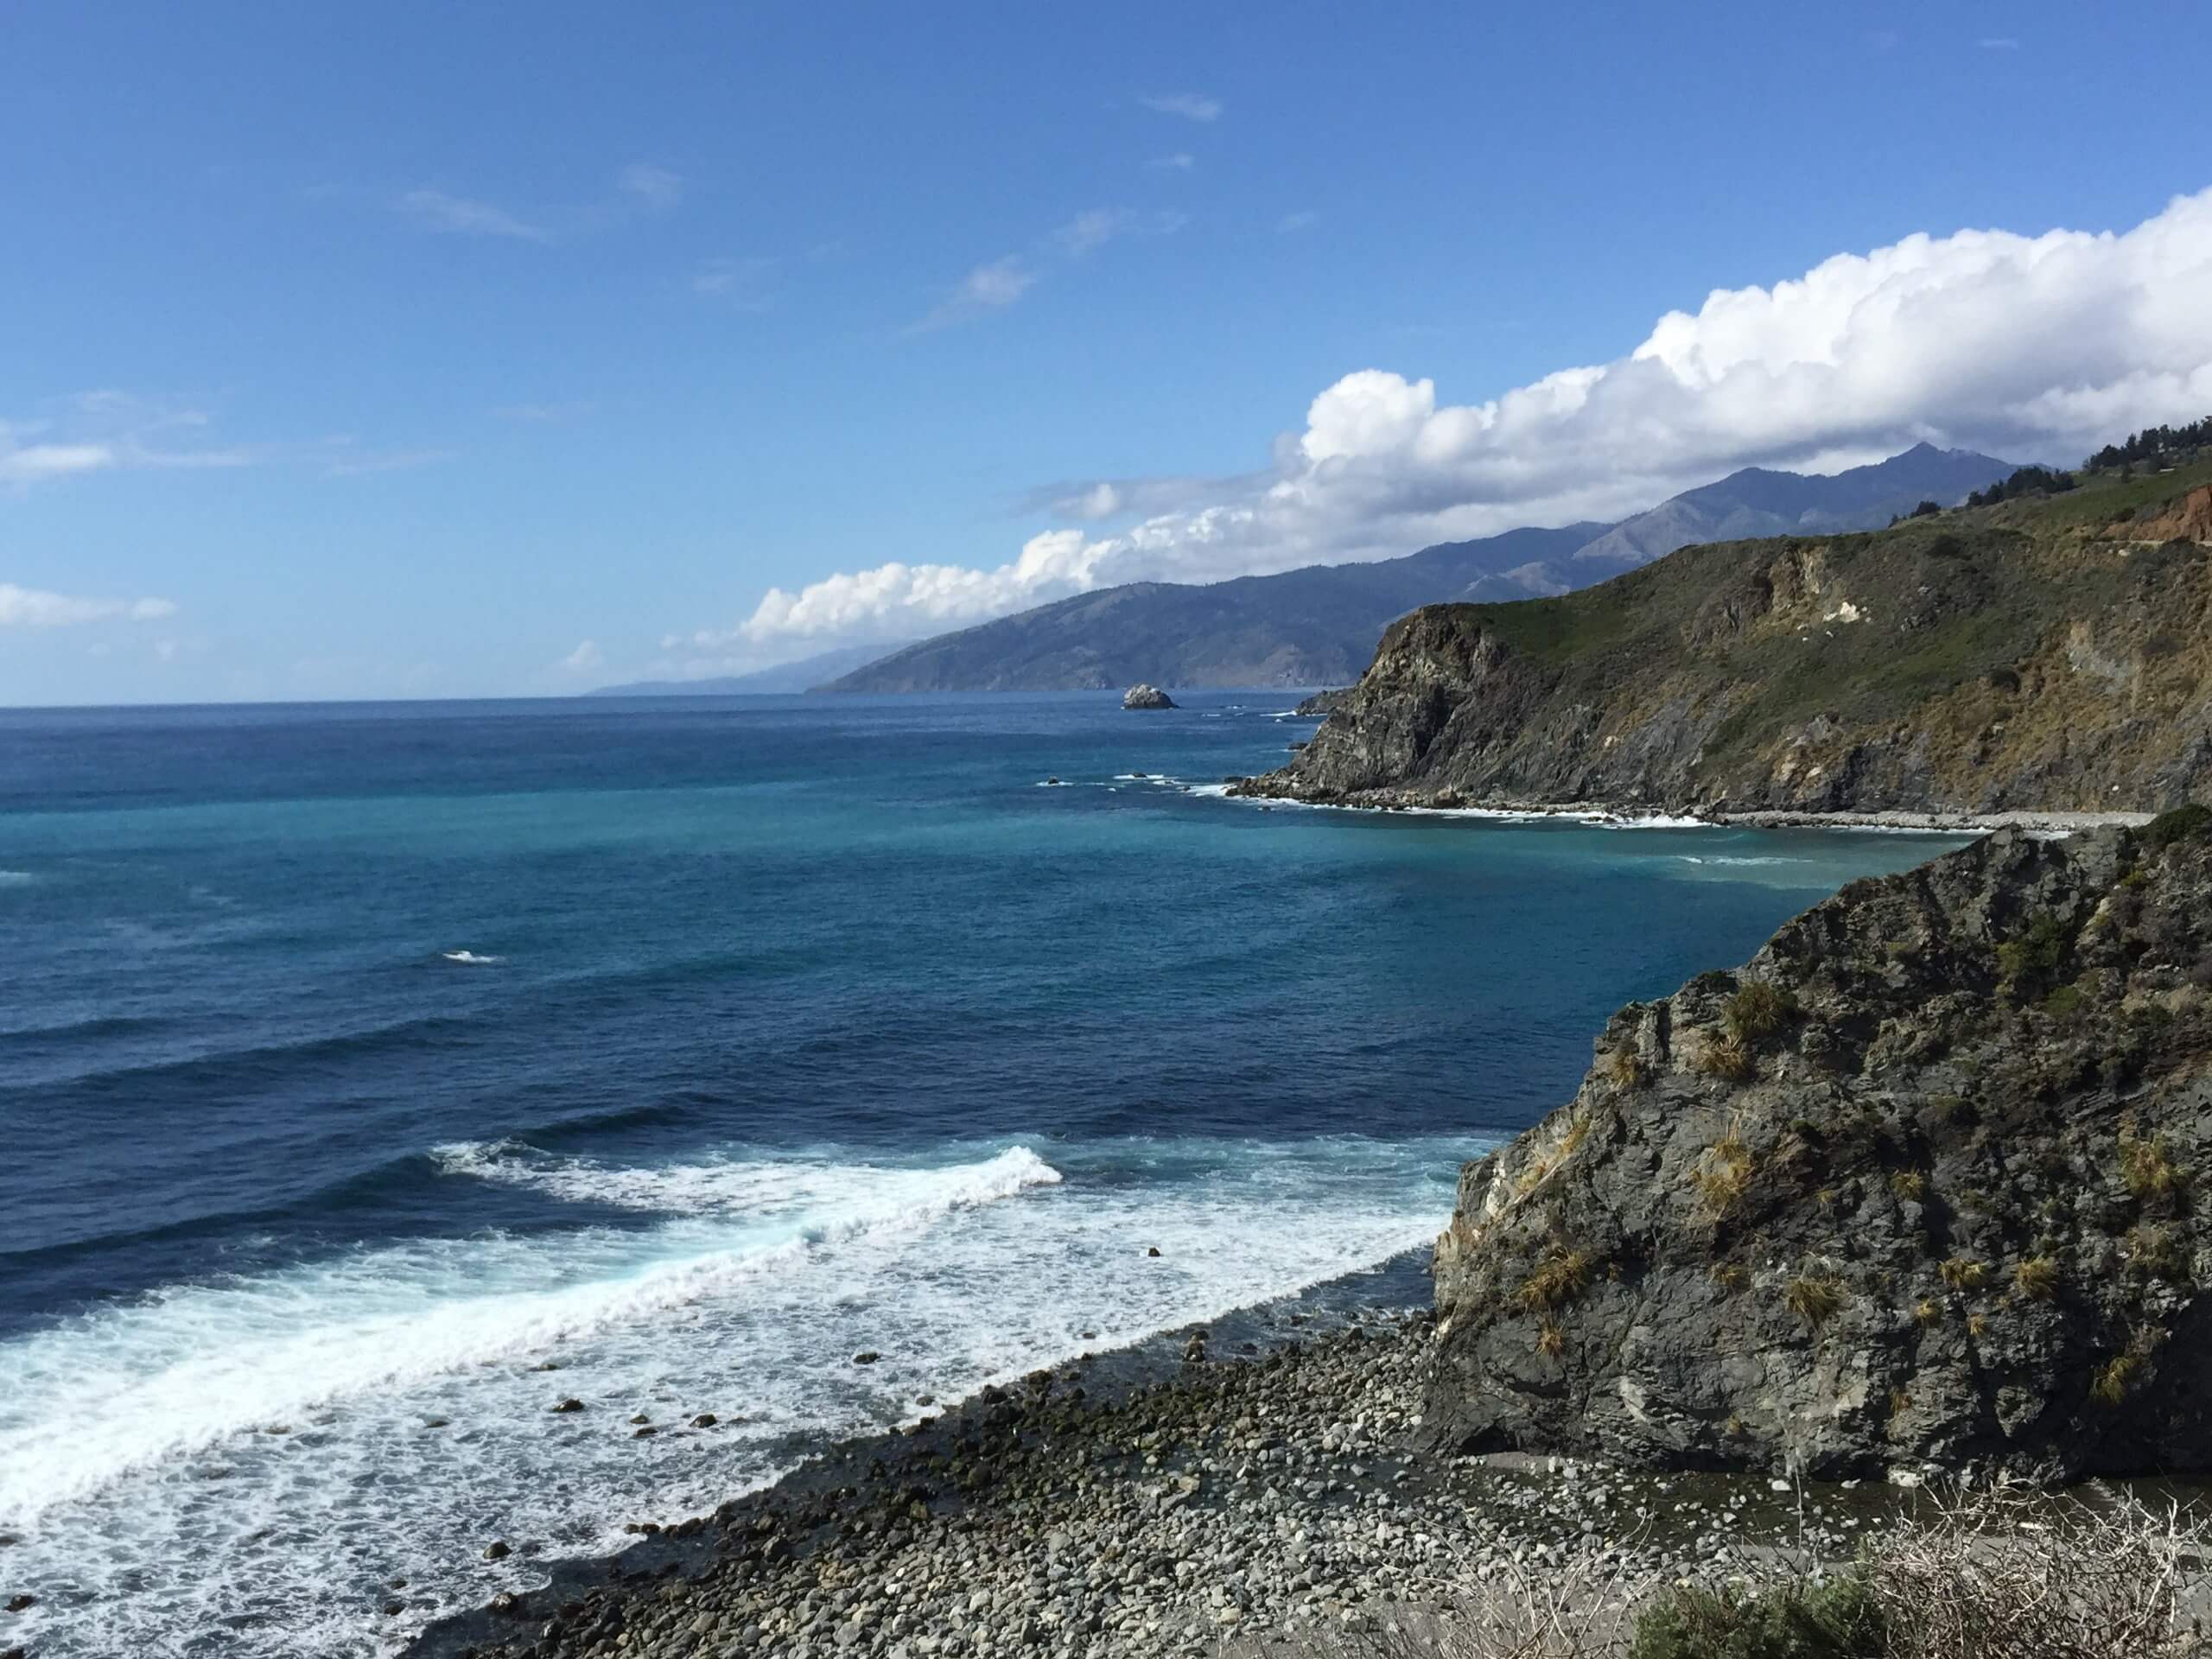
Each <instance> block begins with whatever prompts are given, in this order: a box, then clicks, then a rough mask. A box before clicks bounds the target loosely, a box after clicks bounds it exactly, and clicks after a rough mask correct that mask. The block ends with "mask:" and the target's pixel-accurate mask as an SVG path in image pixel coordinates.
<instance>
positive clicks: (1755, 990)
mask: <svg viewBox="0 0 2212 1659" xmlns="http://www.w3.org/2000/svg"><path fill="white" fill-rule="evenodd" d="M1796 1015H1797V998H1796V995H1794V994H1792V993H1791V992H1789V991H1786V990H1783V988H1781V987H1780V986H1778V985H1770V984H1768V983H1767V982H1765V981H1764V980H1758V979H1752V980H1746V981H1745V982H1744V983H1743V984H1741V985H1740V986H1738V987H1737V988H1736V993H1735V995H1732V996H1731V997H1730V998H1729V999H1728V1001H1726V1003H1724V1004H1723V1005H1722V1006H1721V1010H1720V1020H1721V1023H1722V1024H1723V1025H1724V1026H1726V1027H1727V1030H1728V1036H1729V1039H1730V1040H1731V1041H1732V1042H1735V1043H1738V1044H1739V1045H1741V1046H1744V1047H1745V1048H1749V1047H1750V1046H1752V1045H1753V1044H1755V1043H1757V1042H1758V1040H1759V1039H1761V1038H1762V1037H1769V1036H1771V1035H1773V1033H1776V1032H1777V1031H1779V1030H1781V1029H1782V1027H1783V1023H1784V1022H1785V1021H1787V1020H1793V1019H1795V1018H1796Z"/></svg>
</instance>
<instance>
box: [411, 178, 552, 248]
mask: <svg viewBox="0 0 2212 1659" xmlns="http://www.w3.org/2000/svg"><path fill="white" fill-rule="evenodd" d="M392 206H393V207H394V208H395V209H397V211H398V212H399V213H404V214H405V215H406V216H407V217H408V218H410V219H413V220H414V221H415V222H416V224H418V225H420V226H423V228H424V229H425V230H430V231H442V232H445V233H446V234H448V235H450V236H498V237H507V238H512V239H513V240H515V241H518V242H550V241H551V240H552V239H553V238H552V236H551V235H550V232H547V231H546V230H545V229H544V228H543V226H537V225H533V224H531V222H530V221H529V220H527V219H519V218H518V217H516V216H515V215H514V214H512V213H509V212H508V211H507V210H506V209H505V208H504V207H494V206H493V205H492V204H491V203H490V202H488V201H477V200H473V199H472V198H470V197H467V196H456V195H451V194H448V193H447V192H445V191H443V190H433V189H429V188H423V189H419V190H408V191H404V192H402V193H401V194H400V195H399V197H398V199H397V200H395V201H394V202H393V203H392Z"/></svg>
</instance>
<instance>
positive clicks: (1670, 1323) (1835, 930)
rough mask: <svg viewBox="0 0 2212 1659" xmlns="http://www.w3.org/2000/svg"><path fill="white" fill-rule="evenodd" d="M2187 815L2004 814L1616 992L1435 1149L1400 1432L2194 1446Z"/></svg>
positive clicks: (1905, 1445) (2198, 1354)
mask: <svg viewBox="0 0 2212 1659" xmlns="http://www.w3.org/2000/svg"><path fill="white" fill-rule="evenodd" d="M2208 1148H2212V812H2208V811H2207V810H2205V809H2204V808H2202V807H2188V808H2184V809H2182V810H2178V811H2176V812H2171V813H2168V814H2166V815H2165V816H2164V817H2161V818H2159V819H2157V820H2155V821H2154V822H2153V823H2152V824H2151V825H2149V826H2148V827H2146V828H2145V829H2142V830H2140V831H2130V830H2126V829H2101V830H2097V831H2094V832H2092V833H2089V834H2086V835H2082V836H2075V837H2073V838H2071V839H2069V840H2066V841H2058V842H2054V841H2047V840H2037V839H2034V838H2032V837H2031V836H2027V835H2024V834H2023V833H2021V832H2020V831H2018V830H2016V829H2004V830H2000V831H1999V832H1998V833H1996V834H1994V835H1992V836H1988V837H1986V838H1985V839H1983V840H1981V841H1979V842H1974V844H1972V845H1971V846H1968V847H1967V848H1964V849H1961V850H1959V851H1957V852H1955V853H1953V854H1950V855H1948V856H1945V857H1943V858H1941V859H1938V860H1936V861H1933V862H1931V863H1929V864H1927V865H1924V866H1923V867H1921V868H1917V869H1915V870H1912V871H1910V872H1908V873H1906V874H1900V875H1896V876H1891V877H1886V878H1883V879H1879V880H1862V881H1859V882H1855V883H1853V884H1852V885H1851V886H1849V887H1846V888H1844V889H1843V891H1842V892H1841V893H1838V894H1837V895H1836V896H1835V897H1834V898H1833V899H1828V900H1827V901H1826V902H1824V903H1822V904H1820V905H1817V906H1815V907H1814V908H1812V909H1811V910H1808V911H1807V912H1804V913H1803V914H1802V915H1801V916H1799V917H1797V918H1795V919H1794V920H1792V921H1790V922H1789V923H1788V924H1786V925H1784V926H1783V928H1782V929H1781V931H1778V932H1777V934H1776V935H1775V936H1774V937H1773V938H1772V939H1770V941H1769V942H1768V943H1767V944H1766V945H1765V946H1764V948H1763V949H1761V950H1759V951H1758V954H1757V955H1756V956H1754V957H1752V958H1751V961H1750V962H1749V963H1746V964H1745V966H1744V967H1742V968H1741V969H1738V970H1736V971H1734V972H1730V973H1709V974H1705V975H1702V976H1699V977H1698V978H1696V979H1694V980H1692V981H1691V982H1689V983H1688V984H1687V985H1685V986H1683V987H1682V988H1681V989H1680V990H1678V991H1676V992H1675V993H1674V994H1673V995H1670V996H1667V997H1664V998H1662V999H1660V1000H1658V1001H1650V1002H1637V1003H1632V1004H1630V1006H1628V1007H1625V1008H1623V1009H1622V1010H1621V1011H1620V1012H1619V1013H1618V1014H1615V1015H1614V1016H1613V1018H1612V1019H1611V1021H1610V1022H1609V1023H1608V1025H1607V1026H1606V1027H1605V1031H1604V1033H1603V1034H1602V1036H1601V1037H1600V1038H1599V1039H1598V1042H1597V1046H1596V1062H1595V1064H1594V1065H1593V1066H1592V1069H1591V1071H1590V1072H1589V1073H1588V1075H1587V1077H1586V1078H1585V1080H1584V1082H1583V1084H1582V1085H1581V1088H1580V1090H1579V1091H1578V1092H1577V1093H1576V1095H1575V1096H1574V1098H1573V1100H1572V1101H1571V1102H1570V1103H1567V1105H1565V1106H1563V1107H1561V1108H1560V1109H1558V1110H1556V1111H1554V1112H1553V1113H1552V1114H1551V1115H1550V1116H1548V1117H1547V1118H1546V1119H1545V1120H1544V1121H1543V1122H1541V1123H1539V1124H1538V1125H1537V1126H1536V1127H1535V1128H1532V1129H1530V1130H1529V1131H1528V1132H1527V1133H1525V1134H1523V1135H1521V1136H1520V1137H1519V1138H1518V1139H1516V1141H1513V1142H1511V1143H1510V1145H1508V1146H1507V1147H1503V1149H1501V1150H1499V1151H1497V1152H1496V1153H1493V1154H1491V1155H1489V1156H1487V1157H1485V1158H1483V1159H1481V1160H1478V1161H1477V1162H1474V1163H1471V1164H1470V1165H1469V1166H1467V1167H1466V1169H1465V1171H1464V1173H1463V1174H1462V1176H1461V1179H1460V1184H1459V1198H1458V1203H1457V1206H1456V1209H1455V1211H1454V1213H1453V1216H1452V1222H1451V1225H1450V1227H1449V1229H1448V1230H1447V1231H1446V1232H1445V1233H1444V1235H1443V1236H1442V1237H1441V1238H1440V1240H1439V1241H1438V1243H1437V1248H1436V1254H1435V1288H1436V1307H1437V1315H1438V1337H1437V1345H1436V1351H1435V1354H1434V1357H1433V1358H1434V1369H1433V1373H1432V1376H1431V1379H1430V1383H1429V1387H1428V1399H1427V1433H1429V1434H1430V1435H1431V1436H1433V1438H1434V1439H1435V1440H1436V1441H1437V1443H1438V1444H1439V1445H1440V1446H1444V1447H1446V1448H1448V1449H1449V1450H1451V1451H1453V1452H1482V1451H1491V1450H1501V1449H1508V1448H1518V1449H1523V1450H1530V1451H1542V1452H1565V1453H1570V1454H1576V1455H1586V1456H1592V1457H1597V1458H1601V1459H1608V1460H1611V1461H1612V1462H1615V1463H1617V1464H1620V1465H1630V1466H1644V1467H1662V1468H1670V1469H1682V1468H1709V1469H1739V1470H1758V1471H1769V1472H1771V1473H1775V1474H1782V1473H1785V1472H1787V1473H1798V1474H1803V1475H1806V1476H1808V1477H1815V1478H1844V1477H1854V1476H1866V1475H1875V1474H1880V1473H1883V1472H1885V1471H1901V1470H1902V1471H1920V1470H1923V1469H1928V1468H1940V1469H1942V1470H1946V1471H1961V1470H1965V1469H1969V1468H1972V1469H1978V1470H1981V1471H1995V1470H1999V1469H2005V1470H2019V1471H2036V1472H2038V1473H2043V1474H2055V1475H2059V1476H2067V1477H2080V1476H2088V1475H2094V1474H2106V1473H2149V1472H2154V1471H2166V1472H2180V1471H2203V1470H2205V1469H2207V1468H2212V1387H2208V1385H2207V1383H2206V1381H2205V1378H2206V1376H2207V1375H2208V1366H2209V1365H2212V1303H2208V1302H2207V1301H2206V1300H2205V1299H2204V1298H2203V1296H2202V1294H2201V1291H2200V1286H2201V1285H2202V1284H2203V1283H2204V1282H2205V1280H2206V1277H2207V1274H2208V1273H2212V1253H2209V1251H2212V1233H2208V1229H2207V1227H2206V1224H2205V1222H2204V1219H2203V1210H2204V1208H2205V1206H2206V1205H2207V1204H2208V1203H2212V1194H2208V1193H2205V1192H2200V1191H2199V1188H2200V1186H2201V1185H2202V1182H2203V1179H2204V1174H2205V1172H2206V1170H2207V1168H2208V1165H2207V1162H2206V1158H2207V1153H2208Z"/></svg>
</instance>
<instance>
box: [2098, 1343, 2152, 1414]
mask: <svg viewBox="0 0 2212 1659" xmlns="http://www.w3.org/2000/svg"><path fill="white" fill-rule="evenodd" d="M2144 1364H2145V1360H2144V1358H2143V1356H2142V1355H2140V1354H2116V1355H2114V1356H2113V1357H2112V1358H2111V1359H2109V1360H2107V1362H2106V1363H2104V1364H2102V1365H2101V1366H2099V1367H2098V1368H2097V1375H2096V1376H2095V1378H2094V1381H2092V1382H2091V1383H2090V1384H2089V1395H2090V1397H2091V1398H2092V1399H2094V1400H2095V1401H2096V1402H2097V1403H2098V1404H2100V1405H2104V1406H2113V1407H2118V1406H2121V1405H2125V1404H2126V1402H2127V1396H2128V1395H2129V1394H2131V1393H2132V1392H2133V1390H2134V1388H2135V1379H2136V1378H2137V1377H2139V1376H2141V1375H2142V1374H2143V1367H2144Z"/></svg>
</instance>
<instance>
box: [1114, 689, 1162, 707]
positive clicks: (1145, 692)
mask: <svg viewBox="0 0 2212 1659" xmlns="http://www.w3.org/2000/svg"><path fill="white" fill-rule="evenodd" d="M1174 706H1175V699H1174V698H1173V697H1171V696H1168V695H1167V694H1166V692H1165V691H1163V690H1160V688H1159V687H1158V686H1156V685H1133V686H1131V687H1130V688H1129V689H1128V690H1126V691H1124V692H1123V693H1122V708H1124V709H1173V707H1174Z"/></svg>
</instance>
